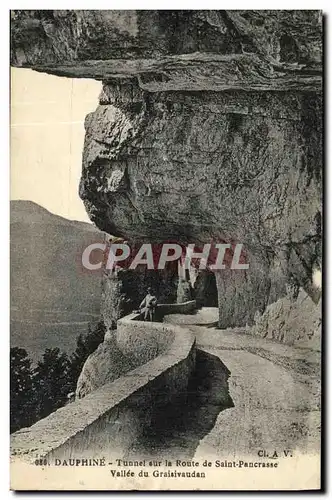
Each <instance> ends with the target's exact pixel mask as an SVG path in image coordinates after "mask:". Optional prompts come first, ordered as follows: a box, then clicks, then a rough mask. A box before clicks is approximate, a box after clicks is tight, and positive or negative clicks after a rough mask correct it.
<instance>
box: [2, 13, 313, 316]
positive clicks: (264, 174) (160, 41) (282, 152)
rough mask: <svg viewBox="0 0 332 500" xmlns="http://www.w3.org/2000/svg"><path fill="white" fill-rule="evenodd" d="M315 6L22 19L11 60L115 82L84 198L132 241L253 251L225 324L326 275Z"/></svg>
mask: <svg viewBox="0 0 332 500" xmlns="http://www.w3.org/2000/svg"><path fill="white" fill-rule="evenodd" d="M321 22H322V20H321V14H320V13H319V12H318V11H317V12H315V11H44V12H42V11H15V12H14V13H13V21H12V63H13V64H14V65H17V66H24V67H32V68H33V69H36V70H38V71H45V72H50V73H53V74H58V75H65V76H73V77H75V76H76V77H90V78H96V79H100V80H103V91H102V93H101V95H100V103H99V106H98V107H97V109H96V111H95V112H94V113H91V114H90V115H88V116H87V118H86V123H85V128H86V139H85V146H84V153H83V168H82V178H81V184H80V196H81V198H82V199H83V200H84V203H85V206H86V209H87V211H88V213H89V215H90V217H91V220H92V221H94V222H95V224H96V225H97V226H98V227H99V228H100V229H102V230H104V231H106V232H108V233H110V234H113V235H117V236H123V237H125V238H128V239H129V240H132V241H136V242H137V241H148V242H153V243H154V242H155V243H159V242H162V241H165V240H171V241H175V240H176V241H179V242H180V243H183V244H186V243H188V242H195V243H197V244H203V243H206V242H210V241H211V240H213V241H220V240H222V241H229V242H230V241H232V242H240V243H243V244H244V246H245V248H246V252H247V258H248V262H249V265H250V267H249V270H248V271H246V272H244V271H230V270H228V271H225V272H220V273H219V274H218V275H217V288H218V295H219V308H220V325H221V326H239V325H245V324H246V323H249V324H252V323H253V319H254V315H255V312H256V311H260V312H263V311H264V309H265V307H266V306H267V304H268V303H271V302H273V301H276V300H277V299H278V298H279V297H280V296H282V295H284V294H285V286H286V283H287V282H289V281H290V280H293V281H295V282H296V283H297V285H298V286H302V287H303V288H304V289H305V290H306V292H307V293H308V294H309V295H310V296H311V297H312V298H313V299H314V300H315V301H317V300H318V299H319V293H318V292H317V290H316V289H315V287H314V286H313V283H312V273H313V269H314V268H316V267H319V266H320V264H321V262H320V261H321V248H320V247H321V243H320V241H321V227H320V226H321V168H322V157H321V150H322V144H321V141H322V119H321V116H322V110H321V104H322V103H321V64H322V40H321V37H322V25H321Z"/></svg>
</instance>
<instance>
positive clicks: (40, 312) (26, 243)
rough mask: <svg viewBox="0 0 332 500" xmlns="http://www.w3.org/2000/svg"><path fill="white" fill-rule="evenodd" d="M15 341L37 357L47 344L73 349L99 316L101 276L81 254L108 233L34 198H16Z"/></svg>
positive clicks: (12, 205) (13, 210)
mask: <svg viewBox="0 0 332 500" xmlns="http://www.w3.org/2000/svg"><path fill="white" fill-rule="evenodd" d="M10 209H11V220H10V232H11V244H10V254H11V345H12V346H16V345H17V346H18V347H24V348H25V349H27V350H28V351H29V352H30V354H31V355H32V357H34V358H36V357H39V355H40V354H41V353H42V352H43V351H44V349H45V348H46V347H56V346H58V347H59V348H61V349H62V350H66V351H68V352H70V351H71V350H73V349H74V347H75V343H76V338H77V336H78V334H79V333H86V332H87V331H88V324H89V323H92V324H94V323H95V322H96V321H97V320H98V315H99V311H100V298H101V276H100V274H98V273H91V272H90V273H89V272H87V271H85V270H83V268H82V265H81V256H82V252H83V250H84V248H85V247H86V246H87V245H89V244H90V243H94V242H103V239H104V233H101V232H100V231H98V230H97V229H96V228H95V227H94V226H93V225H92V224H87V223H85V222H80V221H71V220H67V219H65V218H63V217H60V216H58V215H55V214H52V213H51V212H49V211H48V210H46V209H45V208H43V207H41V206H39V205H37V204H36V203H33V202H31V201H23V200H22V201H21V200H17V201H11V203H10Z"/></svg>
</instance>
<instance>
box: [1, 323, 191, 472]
mask: <svg viewBox="0 0 332 500" xmlns="http://www.w3.org/2000/svg"><path fill="white" fill-rule="evenodd" d="M130 316H132V315H130ZM130 316H129V317H127V318H123V319H122V320H121V321H120V322H119V323H120V324H119V325H118V326H119V331H120V333H119V338H120V342H122V341H123V342H122V343H123V345H124V346H128V345H129V344H127V342H128V339H129V337H128V333H130V332H131V331H132V332H135V333H136V334H137V333H139V335H137V337H138V338H139V337H140V336H141V335H143V337H142V339H146V338H150V339H151V346H152V348H151V349H150V350H148V354H146V355H144V354H143V353H144V349H143V344H144V342H142V343H141V342H139V341H138V342H137V343H136V346H135V349H138V352H140V353H141V354H140V355H141V359H142V360H144V359H147V358H148V357H150V356H153V354H155V353H156V349H157V357H155V358H154V359H150V360H149V361H148V362H146V363H145V364H143V365H142V366H139V367H138V368H136V369H134V370H132V371H130V372H128V373H127V374H126V375H124V376H122V377H120V378H119V379H117V380H115V381H114V382H112V383H109V384H106V385H104V386H103V387H101V388H100V389H98V390H96V391H94V392H92V393H91V394H89V395H87V396H86V397H85V398H83V399H81V400H78V401H75V402H73V403H70V404H68V405H67V406H65V407H63V408H60V409H59V410H57V411H56V412H54V413H52V414H51V415H49V416H48V417H46V418H44V419H42V420H40V421H39V422H37V423H36V424H34V425H33V426H31V427H29V428H25V429H21V430H19V431H17V432H15V433H14V434H13V435H12V436H11V456H12V458H13V459H15V458H17V459H20V460H22V459H24V460H27V461H29V462H32V461H34V459H35V458H36V457H41V456H42V457H46V458H47V459H48V460H49V462H50V463H51V464H52V463H53V464H54V460H55V458H62V459H64V458H66V459H68V458H79V459H81V458H84V457H88V458H92V457H106V458H121V457H123V456H124V455H125V454H126V453H127V452H128V451H129V450H130V449H132V448H133V446H134V445H135V442H136V441H137V439H138V438H139V437H140V436H141V434H142V432H143V430H144V428H145V427H147V426H149V424H150V420H151V416H152V413H153V410H154V409H155V408H156V407H160V406H163V405H166V404H168V403H170V402H171V403H173V402H174V404H176V402H177V401H182V402H183V400H184V398H185V397H186V394H187V386H188V380H189V378H190V376H191V374H192V372H193V370H194V367H195V356H196V350H195V339H194V337H193V336H192V334H191V333H190V332H189V330H187V329H186V328H182V327H179V326H173V325H167V326H165V325H163V324H156V323H147V322H144V323H143V322H139V321H135V320H134V321H131V320H130V319H129V318H130ZM134 316H135V315H134ZM127 322H128V323H131V325H130V328H129V327H128V324H127ZM137 323H140V325H137ZM156 325H157V326H156ZM141 330H142V331H141ZM130 338H132V337H130ZM159 342H160V345H159V346H158V343H159ZM159 350H160V351H163V353H162V354H159ZM158 354H159V355H158Z"/></svg>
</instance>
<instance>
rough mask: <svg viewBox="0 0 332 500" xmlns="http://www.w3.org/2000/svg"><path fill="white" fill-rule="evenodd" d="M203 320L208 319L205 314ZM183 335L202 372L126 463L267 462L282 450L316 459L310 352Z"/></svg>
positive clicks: (179, 319)
mask: <svg viewBox="0 0 332 500" xmlns="http://www.w3.org/2000/svg"><path fill="white" fill-rule="evenodd" d="M200 316H204V311H203V312H202V313H201V315H200ZM205 316H207V317H209V316H211V310H210V311H206V312H205ZM168 320H171V321H172V323H173V324H174V322H176V323H179V324H184V322H186V323H187V325H188V324H189V325H190V323H194V321H195V315H190V318H189V317H188V315H186V316H181V315H172V316H169V317H168ZM187 325H186V326H187ZM189 328H190V329H191V330H192V331H193V333H195V335H196V339H197V348H198V353H199V355H198V366H199V365H200V361H201V367H202V368H201V370H200V368H198V370H199V373H198V375H197V380H199V381H198V382H197V380H196V382H197V384H196V396H195V398H194V399H193V398H192V399H190V398H189V404H188V403H186V404H184V405H183V408H182V409H180V408H177V409H176V412H173V413H170V414H168V413H167V412H166V413H165V412H164V413H163V415H162V416H160V419H159V420H157V428H156V429H155V434H153V433H152V434H151V433H150V434H149V435H148V436H147V437H146V438H145V439H143V440H142V441H141V442H140V443H139V444H138V446H137V448H136V449H135V450H133V456H135V455H137V456H138V455H139V456H143V457H153V456H158V457H159V458H160V459H161V458H163V457H164V458H166V457H168V458H171V457H181V458H183V459H189V458H193V457H195V458H197V459H202V458H206V457H209V459H211V460H212V459H213V458H219V459H220V458H221V457H232V456H234V457H235V456H236V457H239V456H240V455H241V454H243V455H244V456H246V455H250V456H252V457H255V456H257V453H258V450H260V449H265V450H266V451H267V453H269V454H270V455H272V454H273V452H274V451H277V453H278V454H279V455H280V454H283V453H284V451H283V450H287V449H289V450H292V453H293V454H294V453H318V452H319V449H320V352H319V351H318V350H313V349H308V348H303V347H302V348H301V347H294V346H289V345H283V344H280V343H278V342H276V341H273V340H267V339H264V338H260V337H256V336H253V335H250V334H248V333H244V331H243V330H242V331H241V330H240V329H228V330H220V329H217V328H214V327H204V326H197V325H194V324H191V326H189ZM203 366H204V368H203ZM225 387H227V392H228V396H229V398H227V397H225ZM204 395H205V398H204Z"/></svg>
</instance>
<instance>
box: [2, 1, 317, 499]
mask: <svg viewBox="0 0 332 500" xmlns="http://www.w3.org/2000/svg"><path fill="white" fill-rule="evenodd" d="M10 25H11V26H10V30H11V202H10V204H11V205H10V212H11V220H10V227H11V346H10V377H11V385H10V398H11V401H10V405H11V406H10V427H11V428H10V432H11V439H10V441H11V449H10V462H11V488H12V489H13V490H202V491H207V490H221V491H225V490H242V491H243V490H257V491H258V490H289V491H293V490H319V489H320V488H321V318H322V312H321V273H322V234H321V230H322V229H321V227H322V192H323V189H322V172H323V146H322V129H323V108H322V72H323V68H322V64H323V54H322V51H323V43H322V36H323V33H322V30H323V14H322V12H321V11H316V10H311V11H305V10H241V11H240V10H229V11H228V10H190V11H189V10H159V11H158V10H13V11H11V13H10Z"/></svg>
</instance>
